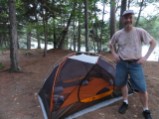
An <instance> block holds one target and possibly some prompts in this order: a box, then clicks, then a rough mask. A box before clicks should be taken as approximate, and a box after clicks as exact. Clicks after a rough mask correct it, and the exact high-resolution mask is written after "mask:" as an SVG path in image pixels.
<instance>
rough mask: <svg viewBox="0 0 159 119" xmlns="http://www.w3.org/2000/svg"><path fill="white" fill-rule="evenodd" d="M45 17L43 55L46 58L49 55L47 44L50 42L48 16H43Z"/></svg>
mask: <svg viewBox="0 0 159 119" xmlns="http://www.w3.org/2000/svg"><path fill="white" fill-rule="evenodd" d="M43 15H44V16H43V28H44V42H45V43H44V54H43V56H44V57H45V56H46V54H47V42H48V40H47V38H48V36H47V20H46V15H45V14H43Z"/></svg>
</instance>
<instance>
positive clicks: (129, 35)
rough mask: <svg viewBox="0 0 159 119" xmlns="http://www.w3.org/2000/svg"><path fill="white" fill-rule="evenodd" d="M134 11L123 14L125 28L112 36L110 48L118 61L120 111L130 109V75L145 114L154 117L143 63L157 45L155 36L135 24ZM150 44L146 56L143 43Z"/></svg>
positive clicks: (146, 118)
mask: <svg viewBox="0 0 159 119" xmlns="http://www.w3.org/2000/svg"><path fill="white" fill-rule="evenodd" d="M133 16H134V12H133V11H132V10H126V11H124V12H123V14H122V22H123V25H124V28H123V29H121V30H119V31H117V32H116V33H115V34H114V35H113V36H112V38H111V41H110V49H111V52H112V55H113V56H114V58H115V61H116V63H117V65H116V80H115V84H116V86H118V87H120V88H121V92H122V96H123V103H122V105H121V106H120V108H119V110H118V112H119V113H121V114H124V113H125V112H126V110H127V109H128V87H127V81H128V75H129V76H130V80H131V81H130V82H131V83H132V85H133V87H134V88H135V89H136V90H138V93H139V97H140V100H141V103H142V105H143V112H142V114H143V116H144V117H145V119H152V117H151V113H150V110H149V108H148V92H147V87H146V81H145V77H144V72H143V68H142V64H143V63H144V62H145V61H146V60H147V59H148V57H149V56H150V54H151V52H152V51H153V49H154V48H155V46H156V42H155V40H154V39H153V37H152V36H151V35H150V34H149V33H148V32H147V31H145V30H144V29H142V28H137V27H134V26H133V21H134V17H133ZM143 43H144V44H149V49H148V51H147V53H146V55H145V56H142V44H143Z"/></svg>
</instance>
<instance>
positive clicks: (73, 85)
mask: <svg viewBox="0 0 159 119" xmlns="http://www.w3.org/2000/svg"><path fill="white" fill-rule="evenodd" d="M114 75H115V69H114V67H113V65H111V64H110V63H108V62H107V61H106V60H105V59H104V58H103V57H102V56H97V55H88V54H82V53H81V54H76V55H71V56H68V57H65V58H64V59H63V60H62V62H60V63H59V64H56V65H55V67H54V68H53V70H52V72H51V74H50V75H49V77H48V78H47V80H46V81H45V83H44V85H43V87H42V89H41V90H40V92H39V101H40V104H41V107H42V110H43V114H44V118H45V119H62V118H65V117H67V116H69V115H71V114H73V113H75V112H77V111H80V110H82V109H84V108H87V107H89V106H92V105H95V104H97V103H99V102H101V101H104V100H107V99H111V98H114V97H116V96H119V95H117V93H115V91H116V90H115V86H114V80H115V78H114Z"/></svg>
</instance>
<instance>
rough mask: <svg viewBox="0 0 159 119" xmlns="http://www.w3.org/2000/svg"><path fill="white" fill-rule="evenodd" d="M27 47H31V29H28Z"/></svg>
mask: <svg viewBox="0 0 159 119" xmlns="http://www.w3.org/2000/svg"><path fill="white" fill-rule="evenodd" d="M27 49H28V50H30V49H31V31H28V33H27Z"/></svg>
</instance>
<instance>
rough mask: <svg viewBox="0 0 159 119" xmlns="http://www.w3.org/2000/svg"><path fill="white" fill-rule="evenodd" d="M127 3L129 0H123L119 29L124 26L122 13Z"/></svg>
mask: <svg viewBox="0 0 159 119" xmlns="http://www.w3.org/2000/svg"><path fill="white" fill-rule="evenodd" d="M126 5H127V0H122V1H121V11H120V20H119V29H122V28H123V24H122V19H121V18H122V14H123V12H124V11H125V10H126Z"/></svg>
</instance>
